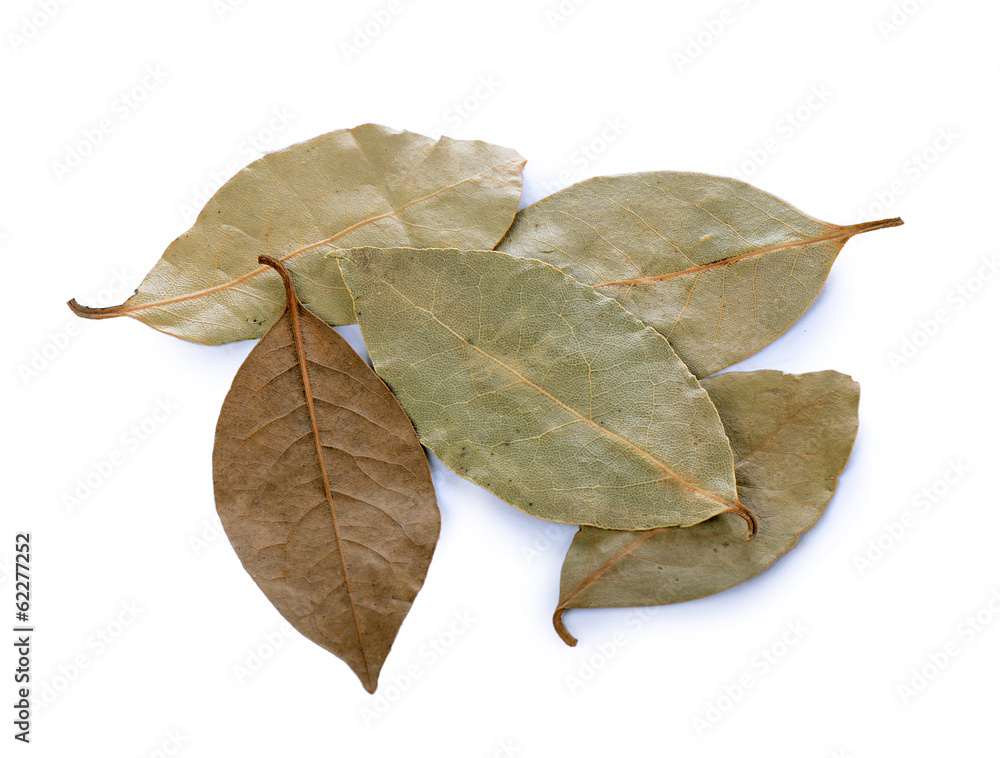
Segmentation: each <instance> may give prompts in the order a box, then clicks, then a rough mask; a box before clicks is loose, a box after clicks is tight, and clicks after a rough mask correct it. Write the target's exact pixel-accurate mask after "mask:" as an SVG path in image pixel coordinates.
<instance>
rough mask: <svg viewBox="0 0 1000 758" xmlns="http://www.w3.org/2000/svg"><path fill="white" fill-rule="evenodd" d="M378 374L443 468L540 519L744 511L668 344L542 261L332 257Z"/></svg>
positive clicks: (601, 522)
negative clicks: (450, 469) (344, 283)
mask: <svg viewBox="0 0 1000 758" xmlns="http://www.w3.org/2000/svg"><path fill="white" fill-rule="evenodd" d="M332 255H338V256H340V257H339V261H340V268H341V272H342V273H343V275H344V279H345V281H346V282H347V285H348V288H349V289H350V291H351V294H352V295H353V297H354V306H355V311H356V316H357V320H358V323H359V325H360V326H361V333H362V335H363V336H364V339H365V344H366V345H367V347H368V350H369V353H370V354H371V357H372V360H373V362H374V364H375V368H376V371H378V373H379V375H380V376H381V377H382V378H383V379H384V380H385V381H386V383H387V384H388V385H389V387H390V388H391V389H392V390H393V392H394V393H395V394H396V397H397V398H398V399H399V401H400V403H401V404H402V406H403V408H405V409H406V412H407V413H408V414H409V416H410V418H411V420H412V421H413V423H414V426H415V427H416V429H417V434H418V436H419V437H420V440H421V442H423V444H424V445H426V446H427V447H429V448H430V449H431V450H432V451H434V453H435V454H436V455H437V456H438V457H439V458H440V459H441V461H442V462H443V463H445V464H446V465H447V466H449V467H451V468H452V469H454V470H455V471H456V472H458V473H459V474H461V475H462V476H465V477H466V478H468V479H471V480H472V481H474V482H476V483H478V484H480V485H482V486H483V487H485V488H487V489H488V490H490V491H492V492H493V493H494V494H496V495H498V496H499V497H500V498H502V499H504V500H506V501H507V502H508V503H511V504H512V505H515V506H517V507H518V508H521V509H522V510H524V511H526V512H528V513H530V514H532V515H535V516H540V517H542V518H546V519H550V520H554V521H563V522H568V523H574V524H592V525H597V526H603V527H607V528H613V529H648V528H651V527H654V526H662V525H668V524H677V525H683V526H688V525H691V524H695V523H698V522H700V521H704V520H705V519H707V518H710V517H711V516H714V515H716V514H718V513H722V512H733V513H738V514H740V516H741V517H742V518H744V519H745V520H746V521H747V523H748V525H749V528H750V534H751V535H752V533H753V529H754V527H755V523H754V521H753V516H752V514H751V513H750V512H749V511H747V509H746V508H744V507H743V505H742V504H741V503H740V501H739V499H738V497H737V493H736V485H735V476H734V471H733V461H732V452H731V450H730V448H729V442H728V440H727V438H726V435H725V432H724V430H723V427H722V424H721V422H720V420H719V416H718V413H717V412H716V410H715V406H714V405H713V404H712V402H711V400H709V397H708V395H707V394H706V393H705V391H704V390H703V389H702V388H701V386H700V385H699V384H698V382H697V381H696V380H695V379H694V377H693V376H692V375H691V373H690V372H689V371H688V370H687V368H686V367H685V366H684V364H683V363H682V362H681V361H680V360H679V359H678V358H677V356H676V355H675V354H674V352H673V350H671V348H670V346H669V344H668V343H667V342H666V340H664V339H663V338H662V337H661V336H660V335H659V334H657V333H656V332H655V331H653V330H652V329H649V328H647V327H644V326H643V325H642V324H641V323H640V322H639V321H638V320H637V319H636V318H635V317H634V316H632V315H631V314H629V313H628V312H626V311H625V310H624V309H623V308H621V307H620V306H619V305H618V304H617V303H615V302H613V301H611V300H609V299H608V298H605V297H602V296H600V295H598V294H597V293H596V292H595V291H594V290H593V289H592V288H590V287H586V286H583V285H581V284H580V283H579V282H577V281H575V280H574V279H572V278H571V277H568V276H566V275H565V274H562V273H561V272H559V271H558V270H556V269H555V268H553V267H551V266H549V265H547V264H544V263H541V262H539V261H533V260H528V259H524V258H517V257H513V256H509V255H505V254H503V253H498V252H489V251H458V250H411V249H391V250H390V249H386V250H375V249H371V248H366V249H355V250H351V251H347V252H343V253H337V254H332Z"/></svg>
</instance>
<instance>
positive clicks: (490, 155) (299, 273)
mask: <svg viewBox="0 0 1000 758" xmlns="http://www.w3.org/2000/svg"><path fill="white" fill-rule="evenodd" d="M523 165H524V159H522V158H521V157H520V156H519V155H518V154H517V153H516V152H514V151H513V150H509V149H507V148H503V147H497V146H496V145H490V144H487V143H485V142H466V141H458V140H452V139H449V138H447V137H442V138H441V139H440V140H438V141H436V142H435V141H434V140H431V139H429V138H427V137H422V136H420V135H419V134H412V133H410V132H396V131H393V130H391V129H388V128H386V127H384V126H377V125H375V124H366V125H364V126H359V127H357V128H355V129H342V130H340V131H335V132H330V133H329V134H324V135H322V136H319V137H316V138H314V139H311V140H308V141H307V142H302V143H299V144H297V145H292V146H291V147H288V148H286V149H284V150H278V151H276V152H273V153H270V154H268V155H266V156H264V157H263V158H261V159H260V160H258V161H255V162H254V163H252V164H250V165H249V166H247V167H246V168H245V169H243V170H242V171H240V172H239V173H238V174H236V176H234V177H233V178H232V179H230V180H229V181H228V182H226V183H225V184H224V185H223V186H222V188H221V189H219V191H218V192H217V193H216V194H215V195H214V196H213V197H212V198H211V199H210V200H209V201H208V203H207V204H206V205H205V208H204V209H203V210H202V212H201V214H200V215H199V216H198V220H197V221H196V222H195V224H194V226H193V227H192V228H191V229H190V230H189V231H188V232H186V233H184V234H183V235H181V236H180V237H178V238H177V239H176V240H175V241H174V242H173V243H172V244H171V245H170V246H169V247H168V248H167V250H166V252H165V253H164V254H163V257H162V258H161V259H160V261H159V262H158V263H157V264H156V265H155V266H154V267H153V269H152V270H151V271H150V272H149V274H148V275H147V276H146V278H145V279H144V280H143V282H142V284H141V285H140V286H139V289H138V290H137V291H136V294H135V295H133V296H132V297H130V298H129V299H128V300H127V301H126V302H125V303H123V304H122V305H118V306H115V307H113V308H87V307H84V306H80V305H78V304H77V303H76V301H70V307H71V308H72V309H73V310H74V312H75V313H77V315H80V316H84V317H86V318H112V317H114V316H132V317H133V318H137V319H139V320H140V321H143V322H144V323H146V324H148V325H150V326H152V327H154V328H156V329H159V330H161V331H164V332H168V333H170V334H174V335H176V336H178V337H183V338H184V339H189V340H195V341H197V342H204V343H207V344H210V345H215V344H219V343H222V342H230V341H232V340H241V339H250V338H257V337H260V336H261V335H262V334H264V332H265V331H266V330H267V328H268V327H269V326H270V325H271V324H272V323H274V321H275V320H276V319H277V318H278V316H279V315H280V313H281V311H282V309H283V308H284V305H285V302H284V294H283V292H282V290H281V284H280V282H279V281H278V280H277V277H276V276H274V275H273V274H268V275H265V272H266V271H267V267H266V266H261V265H259V264H258V263H257V257H258V256H259V255H270V256H274V257H276V258H278V259H280V260H282V261H284V262H285V263H286V264H287V265H288V266H289V268H291V270H292V271H293V272H294V274H295V281H296V283H297V287H298V292H299V296H300V298H301V299H302V302H303V303H304V304H305V305H306V306H308V307H309V309H310V310H312V311H313V313H315V314H316V315H317V316H319V317H320V318H322V319H323V320H324V321H326V322H328V323H330V324H346V323H351V322H352V320H353V314H352V311H351V303H350V297H349V296H348V294H347V291H346V290H345V289H344V282H343V280H342V279H341V278H340V273H339V272H338V270H337V266H336V264H335V263H333V262H331V261H329V260H327V259H326V258H325V257H324V253H325V252H326V251H328V250H329V249H330V248H331V247H344V248H348V247H356V246H362V245H375V246H381V247H391V246H394V245H408V246H412V247H456V246H458V247H478V248H492V247H493V246H494V245H495V244H496V243H497V241H498V240H499V239H500V238H501V237H502V236H503V234H504V232H506V231H507V228H508V227H509V226H510V224H511V221H512V219H513V217H514V213H515V211H516V210H517V203H518V200H519V198H520V195H521V167H522V166H523Z"/></svg>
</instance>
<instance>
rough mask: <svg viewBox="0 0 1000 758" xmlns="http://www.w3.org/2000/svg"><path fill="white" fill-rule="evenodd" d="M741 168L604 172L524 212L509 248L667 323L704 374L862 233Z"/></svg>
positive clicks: (752, 345)
mask: <svg viewBox="0 0 1000 758" xmlns="http://www.w3.org/2000/svg"><path fill="white" fill-rule="evenodd" d="M901 223H903V222H902V221H901V220H900V219H886V220H884V221H875V222H871V223H866V224H856V225H854V226H837V225H835V224H827V223H824V222H822V221H817V220H816V219H814V218H810V217H809V216H806V215H805V214H803V213H801V212H800V211H798V210H796V209H795V208H793V207H792V206H790V205H788V204H787V203H786V202H784V201H783V200H779V199H778V198H776V197H774V196H773V195H769V194H768V193H766V192H762V191H761V190H759V189H756V188H755V187H752V186H750V185H749V184H746V183H744V182H740V181H737V180H735V179H726V178H723V177H717V176H708V175H706V174H695V173H684V172H676V171H659V172H648V173H640V174H625V175H622V176H601V177H596V178H594V179H589V180H587V181H584V182H581V183H579V184H575V185H573V186H572V187H567V188H566V189H564V190H562V191H560V192H557V193H555V194H554V195H550V196H549V197H547V198H544V199H543V200H540V201H539V202H537V203H535V204H534V205H531V206H529V207H527V208H525V209H524V210H522V211H521V212H520V213H518V214H517V217H516V219H515V220H514V225H513V226H512V227H511V229H510V231H509V232H508V234H507V236H506V237H505V238H504V239H503V240H502V241H501V242H500V245H499V249H501V250H504V251H506V252H508V253H511V254H513V255H520V256H523V257H525V258H537V259H539V260H543V261H545V262H546V263H551V264H552V265H553V266H555V267H556V268H558V269H560V270H562V271H564V272H566V273H567V274H569V275H570V276H572V277H574V278H576V279H577V280H579V281H581V282H583V283H584V284H588V285H590V286H592V287H594V288H596V289H597V291H598V292H600V293H602V294H604V295H606V296H608V297H611V298H614V299H615V300H617V301H618V302H619V303H621V304H622V305H623V306H624V307H625V308H627V309H628V310H630V311H631V312H632V313H634V314H635V315H636V316H638V317H639V319H640V320H641V321H642V322H643V323H645V324H648V325H649V326H651V327H653V328H654V329H656V330H657V331H658V332H660V333H661V334H663V335H664V336H665V337H666V338H667V339H668V340H669V341H670V344H671V345H672V346H673V348H674V350H676V351H677V354H678V355H679V356H680V357H681V359H682V360H683V361H684V362H685V363H686V364H687V365H688V368H690V369H691V371H692V373H694V375H695V376H698V377H702V376H705V375H707V374H710V373H712V372H713V371H718V370H719V369H721V368H724V367H726V366H729V365H731V364H733V363H735V362H736V361H739V360H741V359H742V358H745V357H746V356H748V355H750V354H751V353H753V352H755V351H757V350H759V349H760V348H762V347H763V346H764V345H766V344H768V343H769V342H771V341H772V340H773V339H775V338H776V337H777V336H778V335H780V334H781V333H782V332H784V331H785V329H787V328H788V327H789V326H790V325H791V324H792V323H793V322H794V321H795V320H796V319H797V318H798V317H799V316H801V315H802V313H803V312H804V311H805V310H806V308H808V307H809V305H810V304H811V303H812V301H813V300H814V299H815V298H816V295H817V294H818V293H819V291H820V288H821V287H822V286H823V282H824V281H825V280H826V276H827V274H828V273H829V271H830V266H831V265H832V264H833V261H834V259H835V258H836V257H837V254H838V253H839V252H840V249H841V248H842V247H843V246H844V243H845V242H847V240H848V239H850V238H851V237H852V236H854V235H855V234H859V233H861V232H866V231H871V230H873V229H881V228H883V227H887V226H898V225H899V224H901Z"/></svg>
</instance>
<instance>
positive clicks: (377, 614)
mask: <svg viewBox="0 0 1000 758" xmlns="http://www.w3.org/2000/svg"><path fill="white" fill-rule="evenodd" d="M261 261H262V264H263V265H269V266H273V267H275V268H276V269H278V270H279V272H280V273H281V276H280V277H279V276H277V275H276V274H275V273H274V272H273V271H269V273H268V277H269V278H274V279H276V280H278V283H279V286H281V283H282V280H283V281H284V291H285V292H286V297H287V308H286V310H285V311H284V313H283V314H282V315H281V317H280V318H279V319H278V320H277V322H276V323H275V324H274V325H273V326H272V327H271V329H270V330H269V331H268V332H267V334H266V335H264V338H263V339H262V340H261V341H260V343H259V344H258V345H257V346H256V347H255V348H254V349H253V351H252V352H251V353H250V355H249V356H247V359H246V361H245V362H244V363H243V365H242V366H241V367H240V370H239V372H238V373H237V375H236V378H235V379H234V381H233V385H232V388H231V389H230V391H229V394H228V395H227V396H226V400H225V403H224V404H223V407H222V412H221V414H220V416H219V423H218V427H217V429H216V437H215V451H214V454H213V461H212V462H213V471H214V479H215V501H216V507H217V509H218V512H219V516H220V518H221V519H222V524H223V526H224V527H225V530H226V534H227V535H228V536H229V539H230V541H231V542H232V544H233V547H234V548H235V549H236V552H237V554H238V555H239V557H240V560H241V561H242V563H243V566H244V568H246V570H247V572H249V574H250V576H252V577H253V579H254V581H255V582H257V584H258V586H259V587H260V588H261V590H263V592H264V594H265V595H267V597H268V599H269V600H270V601H271V602H272V603H273V604H274V605H275V607H277V609H278V610H279V611H280V612H281V614H282V615H283V616H284V617H285V618H286V619H288V621H289V622H290V623H291V624H292V625H293V626H294V627H295V628H296V629H298V630H299V631H300V632H302V633H303V634H304V635H305V636H306V637H308V638H309V639H311V640H312V641H313V642H316V643H317V644H319V645H321V646H322V647H324V648H326V649H327V650H329V651H330V652H332V653H333V654H334V655H336V656H338V657H340V658H342V659H343V660H344V661H346V662H347V663H348V664H349V665H350V667H351V668H352V669H353V670H354V672H355V673H356V674H357V675H358V677H359V678H360V679H361V682H362V684H363V685H364V687H365V689H367V690H368V691H369V692H374V691H375V687H376V684H377V682H378V675H379V671H380V670H381V668H382V664H383V663H384V661H385V658H386V656H387V654H388V652H389V648H390V646H391V645H392V641H393V640H394V639H395V637H396V633H397V631H398V630H399V626H400V624H401V623H402V621H403V618H404V617H405V616H406V614H407V612H408V611H409V609H410V606H411V604H412V602H413V599H414V597H415V596H416V594H417V591H418V590H419V589H420V587H421V585H422V584H423V581H424V577H425V575H426V573H427V567H428V565H429V563H430V560H431V555H432V553H433V552H434V546H435V544H436V542H437V538H438V532H439V530H440V515H439V513H438V509H437V503H436V500H435V498H434V489H433V486H432V484H431V480H430V472H429V470H428V466H427V459H426V456H425V454H424V451H423V448H421V446H420V443H419V442H418V440H417V437H416V434H415V433H414V431H413V426H412V425H411V424H410V422H409V419H407V417H406V414H405V413H404V412H403V409H402V408H401V407H400V406H399V404H398V403H397V402H396V400H395V398H394V397H393V396H392V393H390V392H389V389H388V388H387V387H386V386H385V385H384V384H383V383H382V381H381V380H380V379H379V378H378V377H377V376H376V375H375V373H374V372H373V371H372V370H371V369H370V368H369V367H368V365H367V364H366V363H365V362H364V361H362V360H361V358H360V357H359V356H358V355H357V353H355V352H354V350H352V349H351V347H350V346H349V345H348V344H347V342H345V341H344V339H343V338H342V337H341V336H340V335H339V334H337V332H336V331H335V330H334V329H333V328H332V327H330V326H328V325H327V324H325V323H324V322H323V321H322V320H320V319H319V318H317V317H316V316H314V315H313V314H312V313H310V312H309V311H308V310H306V309H305V308H302V307H301V306H300V304H299V303H298V301H297V299H296V297H295V293H294V291H293V289H292V284H291V279H290V277H289V276H288V272H287V270H285V269H284V268H283V267H282V266H281V264H280V263H279V262H278V261H276V260H275V259H273V258H272V259H268V258H266V257H262V258H261Z"/></svg>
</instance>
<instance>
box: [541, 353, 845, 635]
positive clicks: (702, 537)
mask: <svg viewBox="0 0 1000 758" xmlns="http://www.w3.org/2000/svg"><path fill="white" fill-rule="evenodd" d="M702 386H704V387H705V389H706V390H708V394H709V395H710V396H711V398H712V400H713V401H715V404H716V407H717V408H718V409H719V415H720V416H721V417H722V423H723V424H724V425H725V428H726V432H727V433H728V434H729V439H730V441H731V442H732V446H733V455H734V457H735V459H736V484H737V487H738V489H739V494H740V500H742V501H743V503H744V504H745V505H746V506H747V507H748V508H750V509H751V510H752V511H753V512H754V513H755V514H756V516H757V519H758V520H759V522H760V530H759V532H758V534H757V538H756V539H755V540H753V542H745V541H743V540H741V539H739V536H740V529H741V524H740V522H739V520H738V519H734V518H733V517H732V516H730V515H722V516H719V517H717V518H713V519H711V520H709V521H705V522H704V523H701V524H697V525H696V526H693V527H691V528H689V529H676V528H669V529H652V530H649V531H644V532H613V531H606V530H603V529H592V528H587V527H584V528H582V529H581V530H580V531H579V532H577V534H576V536H575V537H574V538H573V542H572V544H571V545H570V548H569V552H568V553H567V555H566V560H565V562H564V563H563V568H562V581H561V585H560V590H559V605H558V607H557V608H556V612H555V616H554V622H555V626H556V631H558V632H559V635H560V636H561V637H562V638H563V640H565V641H566V642H567V644H570V645H575V644H576V640H575V639H574V638H573V636H572V635H570V634H569V632H567V631H566V629H565V627H564V626H563V623H562V614H563V612H564V611H566V610H567V609H569V608H598V607H609V606H634V605H660V604H664V603H677V602H681V601H683V600H692V599H694V598H698V597H704V596H705V595H710V594H712V593H714V592H718V591H719V590H723V589H725V588H726V587H730V586H732V585H734V584H736V583H738V582H742V581H743V580H745V579H749V578H750V577H752V576H754V575H756V574H757V573H759V572H760V571H762V570H763V569H764V568H766V567H767V566H769V565H770V564H771V563H772V562H773V561H774V560H775V559H776V558H777V557H778V556H780V555H781V554H783V553H785V552H787V551H788V550H790V549H791V548H792V547H793V546H794V545H795V543H796V542H797V541H798V538H799V535H800V534H801V533H802V532H804V531H805V530H806V529H809V528H810V527H811V526H812V525H813V524H814V523H816V519H818V518H819V516H820V514H821V513H822V512H823V509H824V507H825V506H826V504H827V502H828V501H829V499H830V497H831V496H832V495H833V491H834V489H836V486H837V475H838V474H839V473H840V472H841V471H842V470H843V468H844V465H845V464H846V462H847V457H848V455H850V452H851V446H852V445H853V443H854V436H855V434H856V433H857V429H858V397H859V392H860V390H859V387H858V385H857V384H856V383H855V382H854V381H852V380H851V378H850V377H848V376H845V375H844V374H839V373H837V372H836V371H821V372H817V373H813V374H802V375H801V376H794V375H791V374H782V373H781V372H778V371H755V372H752V373H742V372H731V373H726V374H720V375H719V376H715V377H709V378H708V379H704V380H703V381H702Z"/></svg>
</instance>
